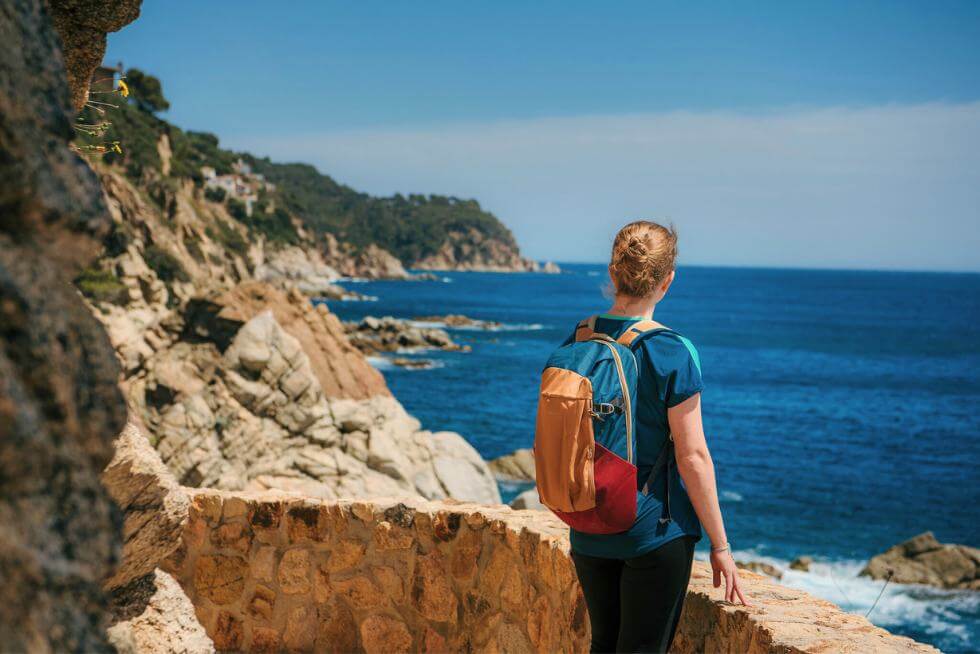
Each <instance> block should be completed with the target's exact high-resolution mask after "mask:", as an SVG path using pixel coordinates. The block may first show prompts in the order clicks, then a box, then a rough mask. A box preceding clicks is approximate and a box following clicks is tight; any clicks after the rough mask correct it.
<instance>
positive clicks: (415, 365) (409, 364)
mask: <svg viewBox="0 0 980 654" xmlns="http://www.w3.org/2000/svg"><path fill="white" fill-rule="evenodd" d="M391 363H392V364H393V365H396V366H398V367H400V368H411V369H413V370H428V369H429V368H433V367H434V366H435V363H434V362H433V361H432V359H409V358H406V357H395V358H393V359H391Z"/></svg>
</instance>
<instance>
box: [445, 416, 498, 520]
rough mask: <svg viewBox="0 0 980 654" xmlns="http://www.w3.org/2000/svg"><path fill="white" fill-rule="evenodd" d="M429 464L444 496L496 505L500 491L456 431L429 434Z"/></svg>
mask: <svg viewBox="0 0 980 654" xmlns="http://www.w3.org/2000/svg"><path fill="white" fill-rule="evenodd" d="M431 438H432V442H433V444H434V445H435V448H434V452H433V460H432V465H433V467H434V468H435V471H436V477H437V478H438V479H439V481H440V483H441V484H442V487H443V488H444V489H445V491H446V495H447V496H448V497H452V498H455V499H458V500H463V501H467V502H478V503H481V504H499V503H500V491H499V490H498V489H497V482H496V481H495V480H494V478H493V475H492V474H491V473H490V468H489V467H487V463H486V461H484V460H483V458H482V457H481V456H480V455H479V454H478V453H477V451H476V450H475V449H474V448H473V446H472V445H470V444H469V443H467V442H466V441H465V440H464V439H463V437H462V436H460V435H459V434H456V433H453V432H449V431H441V432H436V433H435V434H432V437H431Z"/></svg>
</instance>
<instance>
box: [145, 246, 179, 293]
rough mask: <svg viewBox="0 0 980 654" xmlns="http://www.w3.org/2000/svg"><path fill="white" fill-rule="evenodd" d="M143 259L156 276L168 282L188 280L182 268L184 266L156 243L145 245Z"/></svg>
mask: <svg viewBox="0 0 980 654" xmlns="http://www.w3.org/2000/svg"><path fill="white" fill-rule="evenodd" d="M143 259H144V260H145V261H146V265H148V266H149V267H150V268H152V269H153V272H155V273H156V274H157V277H159V278H160V279H161V280H162V281H164V282H166V283H168V284H169V283H171V282H174V281H178V282H187V281H190V276H189V275H188V274H187V271H186V270H184V267H183V266H182V265H180V261H178V260H177V258H176V257H174V255H172V254H170V253H169V252H167V251H166V250H164V249H162V248H160V247H158V246H156V245H149V246H147V247H146V249H145V250H144V251H143Z"/></svg>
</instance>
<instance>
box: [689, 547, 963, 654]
mask: <svg viewBox="0 0 980 654" xmlns="http://www.w3.org/2000/svg"><path fill="white" fill-rule="evenodd" d="M733 554H734V556H735V558H736V559H738V560H740V561H762V562H764V563H769V564H770V565H774V566H776V567H777V568H779V569H780V570H782V571H783V578H782V579H781V580H780V583H782V584H783V585H785V586H789V587H791V588H798V589H799V590H803V591H806V592H808V593H811V594H813V595H816V596H817V597H821V598H823V599H826V600H829V601H831V602H834V603H835V604H837V605H838V606H840V607H841V608H842V609H844V610H845V611H848V612H849V613H857V614H859V615H865V614H866V613H867V612H868V611H869V610H870V609H871V607H872V606H874V610H873V611H871V615H870V616H868V619H869V620H871V622H873V623H874V624H876V625H878V626H879V627H884V628H886V629H894V628H896V627H901V626H903V625H904V626H906V627H908V626H909V625H914V626H915V627H917V628H918V629H921V630H922V631H923V632H925V633H927V634H930V635H936V636H942V637H943V638H945V639H955V640H956V641H957V642H958V643H959V647H961V648H962V649H967V650H968V649H971V648H973V647H974V646H975V645H976V643H974V642H972V637H971V633H970V628H969V625H970V624H971V623H972V622H973V621H975V620H976V619H977V615H978V612H980V593H974V592H970V591H950V590H941V589H938V588H931V587H928V586H919V585H912V584H896V583H890V584H888V585H887V587H885V590H884V592H883V593H882V594H881V599H880V600H878V604H877V605H875V599H876V598H877V597H878V594H879V593H881V590H882V586H884V583H885V582H884V581H878V580H874V579H871V578H869V577H859V576H858V573H859V572H860V571H861V569H862V568H864V565H865V563H864V562H863V561H819V560H818V561H815V562H814V563H813V564H811V566H810V571H809V572H803V571H801V570H791V569H790V568H789V562H788V561H786V560H783V559H778V558H774V557H771V556H766V555H764V554H762V553H761V552H760V551H759V550H758V549H749V550H740V551H737V552H734V553H733ZM699 558H703V557H701V556H699Z"/></svg>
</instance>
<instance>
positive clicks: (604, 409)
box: [592, 402, 616, 420]
mask: <svg viewBox="0 0 980 654" xmlns="http://www.w3.org/2000/svg"><path fill="white" fill-rule="evenodd" d="M615 412H616V405H615V404H613V403H611V402H593V403H592V415H593V416H595V417H597V418H599V419H600V420H602V418H603V417H604V416H609V415H612V414H613V413H615Z"/></svg>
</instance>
